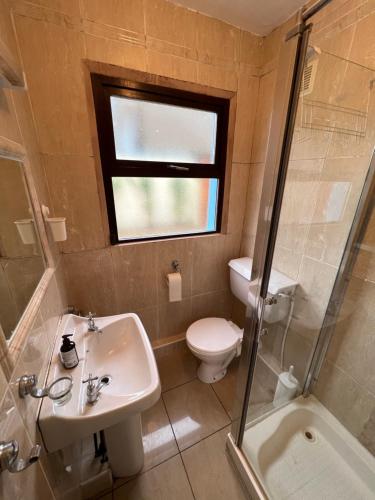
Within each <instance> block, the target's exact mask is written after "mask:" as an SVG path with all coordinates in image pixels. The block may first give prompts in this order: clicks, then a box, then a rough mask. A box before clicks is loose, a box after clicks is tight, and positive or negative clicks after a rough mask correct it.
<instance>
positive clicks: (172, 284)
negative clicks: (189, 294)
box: [168, 273, 182, 302]
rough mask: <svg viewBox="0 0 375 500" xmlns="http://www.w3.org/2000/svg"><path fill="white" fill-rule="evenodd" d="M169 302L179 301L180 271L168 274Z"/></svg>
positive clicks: (180, 287)
mask: <svg viewBox="0 0 375 500" xmlns="http://www.w3.org/2000/svg"><path fill="white" fill-rule="evenodd" d="M168 288H169V302H179V301H180V300H181V298H182V278H181V273H170V274H168Z"/></svg>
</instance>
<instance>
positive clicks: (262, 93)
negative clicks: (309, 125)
mask: <svg viewBox="0 0 375 500" xmlns="http://www.w3.org/2000/svg"><path fill="white" fill-rule="evenodd" d="M275 83H276V72H275V71H272V72H270V73H268V74H267V75H264V76H263V77H261V79H260V82H259V93H258V106H257V110H256V118H255V120H256V124H257V126H256V127H255V129H254V137H253V147H252V154H251V163H263V162H265V160H266V152H267V146H268V139H269V133H270V126H271V117H272V107H273V92H274V88H275Z"/></svg>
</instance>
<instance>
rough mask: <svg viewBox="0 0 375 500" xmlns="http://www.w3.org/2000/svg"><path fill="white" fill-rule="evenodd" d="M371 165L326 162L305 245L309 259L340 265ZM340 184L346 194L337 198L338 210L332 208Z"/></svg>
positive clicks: (365, 162)
mask: <svg viewBox="0 0 375 500" xmlns="http://www.w3.org/2000/svg"><path fill="white" fill-rule="evenodd" d="M368 165H369V164H368V159H367V158H337V159H333V158H332V159H327V160H325V163H324V167H323V170H322V173H321V176H320V182H319V184H318V191H317V198H316V204H315V210H314V213H313V217H312V219H311V222H312V224H311V227H310V230H309V234H308V240H307V242H306V249H305V254H306V255H309V256H311V257H313V258H316V259H318V260H323V261H324V262H327V263H328V264H331V265H334V266H338V265H339V263H340V260H341V257H342V253H343V251H344V247H345V244H346V240H347V237H348V235H349V231H350V228H351V224H352V221H353V218H354V214H355V212H356V209H357V206H358V201H359V198H360V195H361V191H362V188H363V183H364V179H365V177H366V174H367V170H368ZM341 183H346V189H347V191H346V192H342V193H341V194H340V195H338V194H336V198H335V206H334V207H333V208H332V197H333V196H335V194H334V193H335V192H336V193H337V189H338V188H340V186H342V185H343V184H341ZM340 205H341V206H340ZM339 209H340V210H339Z"/></svg>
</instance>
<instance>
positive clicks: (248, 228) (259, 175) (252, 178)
mask: <svg viewBox="0 0 375 500" xmlns="http://www.w3.org/2000/svg"><path fill="white" fill-rule="evenodd" d="M264 168H265V165H264V164H263V163H259V164H252V165H250V172H249V180H248V188H247V195H246V208H245V219H244V226H243V236H244V237H250V236H255V234H256V228H257V223H258V214H259V205H260V198H261V195H262V185H263V176H264Z"/></svg>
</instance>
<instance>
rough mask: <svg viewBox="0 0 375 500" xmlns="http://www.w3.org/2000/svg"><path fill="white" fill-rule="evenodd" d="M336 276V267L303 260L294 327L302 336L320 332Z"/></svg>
mask: <svg viewBox="0 0 375 500" xmlns="http://www.w3.org/2000/svg"><path fill="white" fill-rule="evenodd" d="M336 274H337V268H336V267H333V266H330V265H327V264H325V263H323V262H318V261H317V260H313V259H310V258H309V257H306V256H304V257H303V258H302V264H301V270H300V273H299V276H298V280H297V281H298V285H299V286H298V288H297V291H296V296H295V305H294V314H293V318H294V319H293V326H294V328H295V329H297V330H298V331H299V333H300V334H301V335H303V332H305V331H306V332H310V331H314V330H317V331H319V330H320V327H321V325H322V321H323V318H324V315H325V312H326V308H327V305H328V301H329V297H330V295H331V291H332V287H333V284H334V281H335V278H336Z"/></svg>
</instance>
